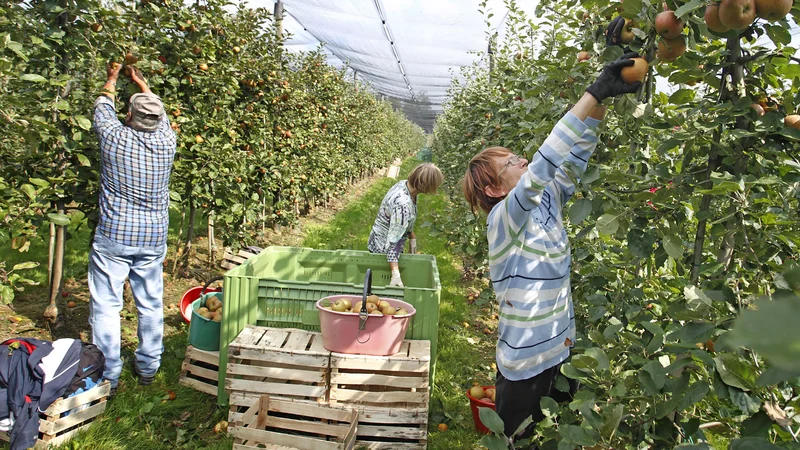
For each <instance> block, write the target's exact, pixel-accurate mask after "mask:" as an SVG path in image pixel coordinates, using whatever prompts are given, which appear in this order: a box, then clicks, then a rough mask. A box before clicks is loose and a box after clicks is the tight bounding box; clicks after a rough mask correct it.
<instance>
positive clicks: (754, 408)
mask: <svg viewBox="0 0 800 450" xmlns="http://www.w3.org/2000/svg"><path fill="white" fill-rule="evenodd" d="M728 393H729V394H730V397H731V401H732V402H733V404H734V405H736V407H737V408H739V409H740V410H741V411H742V412H743V413H744V414H746V415H748V416H749V415H750V414H755V413H757V412H758V410H759V409H761V401H760V400H758V397H753V396H750V395H749V394H748V393H747V392H745V391H743V390H741V389H739V388H735V387H730V386H729V387H728Z"/></svg>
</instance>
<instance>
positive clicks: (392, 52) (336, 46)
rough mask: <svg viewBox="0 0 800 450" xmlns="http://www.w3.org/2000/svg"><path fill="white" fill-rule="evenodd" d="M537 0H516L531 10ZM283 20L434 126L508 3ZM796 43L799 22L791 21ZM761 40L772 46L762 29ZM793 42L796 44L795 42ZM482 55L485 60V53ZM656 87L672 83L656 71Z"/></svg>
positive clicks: (300, 40) (312, 12) (301, 45)
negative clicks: (453, 84) (481, 8)
mask: <svg viewBox="0 0 800 450" xmlns="http://www.w3.org/2000/svg"><path fill="white" fill-rule="evenodd" d="M275 3H276V0H248V1H247V5H248V6H250V7H262V8H267V9H269V10H274V7H275ZM537 3H538V0H517V2H516V4H517V7H518V8H519V9H521V10H522V11H524V12H525V13H526V14H527V15H528V17H533V11H534V9H535V7H536V4H537ZM282 4H283V18H284V19H283V28H284V30H285V31H286V32H287V33H289V35H290V37H289V39H288V41H287V42H286V47H287V48H288V49H289V50H290V51H312V50H315V49H317V48H318V47H319V45H320V43H322V44H324V52H325V53H326V55H327V58H328V62H329V63H330V64H331V65H333V66H335V67H338V68H347V70H348V73H349V74H350V75H351V76H352V75H353V71H354V72H355V76H356V77H358V78H359V79H361V80H363V81H365V82H366V83H367V84H369V85H370V86H371V87H372V88H373V89H374V90H375V92H376V94H377V95H378V96H379V97H380V96H384V97H385V98H386V99H387V100H389V101H390V102H391V103H392V104H393V105H394V106H395V108H397V109H398V110H400V111H402V112H403V113H405V115H406V116H407V117H408V118H409V119H410V120H411V121H413V122H414V123H416V124H418V125H420V126H421V127H422V128H423V129H425V130H426V131H428V132H430V131H431V130H432V129H433V123H434V121H435V119H436V116H437V115H438V114H439V113H441V112H442V104H443V103H444V101H445V100H446V96H447V89H448V87H449V86H450V85H451V80H452V79H453V77H458V76H459V75H460V71H459V68H460V67H464V66H469V65H471V64H473V63H474V62H476V61H480V60H481V59H482V57H483V55H485V54H486V49H487V46H488V39H487V31H488V30H490V29H491V30H492V32H499V36H498V39H499V40H500V41H502V40H503V37H504V36H503V31H504V29H503V28H504V27H503V24H504V21H505V19H506V17H507V9H506V6H505V4H504V2H503V1H502V0H488V1H487V6H486V7H485V9H486V10H488V11H491V12H492V13H493V15H492V17H491V18H490V19H489V24H488V25H487V24H486V23H485V20H486V16H485V15H484V14H482V13H481V12H480V11H479V5H478V1H477V0H283V1H282ZM791 33H792V39H793V44H795V43H796V41H798V40H800V29H798V28H797V27H796V25H795V24H794V23H792V30H791ZM758 44H760V45H766V46H768V47H770V46H772V44H771V41H769V39H768V38H767V37H766V35H765V36H763V37H762V38H761V39H759V42H758ZM795 45H796V44H795ZM483 62H484V63H485V62H486V61H483ZM657 90H658V91H666V92H669V91H672V90H673V87H672V86H670V85H669V84H668V83H667V82H666V80H665V79H663V78H660V77H657Z"/></svg>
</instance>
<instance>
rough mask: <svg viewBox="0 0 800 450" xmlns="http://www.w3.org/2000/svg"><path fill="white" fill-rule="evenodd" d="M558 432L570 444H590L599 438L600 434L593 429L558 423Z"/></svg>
mask: <svg viewBox="0 0 800 450" xmlns="http://www.w3.org/2000/svg"><path fill="white" fill-rule="evenodd" d="M558 434H560V435H561V437H562V438H563V439H564V440H565V441H567V442H568V443H570V444H575V445H583V446H590V445H594V444H596V443H597V441H598V440H600V434H598V433H597V432H596V431H594V430H587V429H585V428H581V427H579V426H577V425H560V426H559V427H558Z"/></svg>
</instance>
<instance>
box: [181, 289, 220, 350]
mask: <svg viewBox="0 0 800 450" xmlns="http://www.w3.org/2000/svg"><path fill="white" fill-rule="evenodd" d="M211 297H216V298H218V299H219V300H220V301H222V292H209V293H208V294H203V295H202V296H201V297H200V298H198V299H197V300H195V301H193V302H192V320H190V321H189V345H191V346H193V347H195V348H199V349H200V350H208V351H212V352H215V351H218V350H219V326H220V322H214V321H213V320H211V319H206V318H205V317H203V316H201V315H200V314H199V313H198V312H197V310H198V309H199V308H200V307H202V306H205V304H206V300H208V299H209V298H211Z"/></svg>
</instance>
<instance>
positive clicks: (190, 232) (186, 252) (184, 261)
mask: <svg viewBox="0 0 800 450" xmlns="http://www.w3.org/2000/svg"><path fill="white" fill-rule="evenodd" d="M196 216H197V207H196V206H195V204H194V200H193V199H192V198H191V197H189V225H188V226H187V227H186V242H185V244H184V246H183V254H182V255H181V262H180V266H179V267H180V272H181V275H185V274H186V269H187V268H188V267H189V258H190V256H191V255H190V254H191V252H192V241H194V220H195V218H196Z"/></svg>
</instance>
